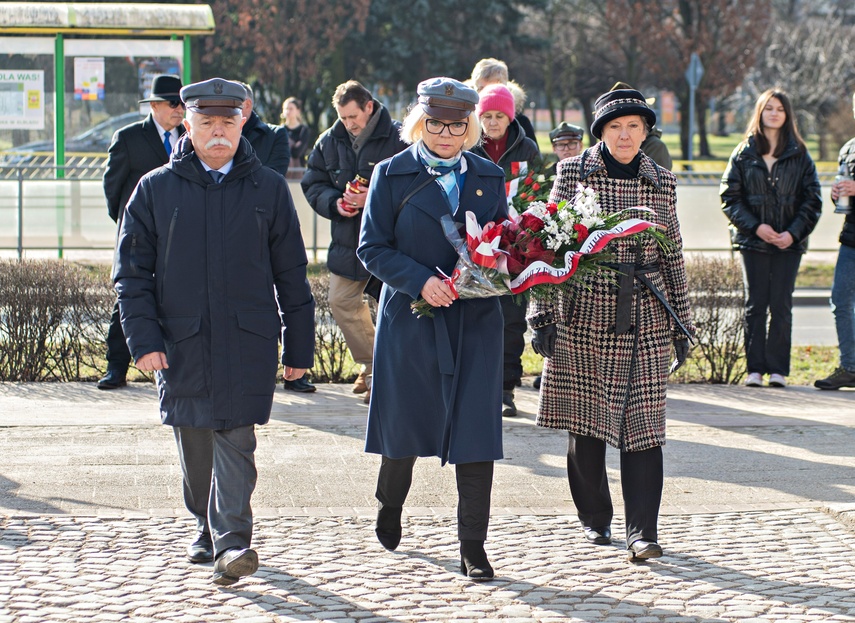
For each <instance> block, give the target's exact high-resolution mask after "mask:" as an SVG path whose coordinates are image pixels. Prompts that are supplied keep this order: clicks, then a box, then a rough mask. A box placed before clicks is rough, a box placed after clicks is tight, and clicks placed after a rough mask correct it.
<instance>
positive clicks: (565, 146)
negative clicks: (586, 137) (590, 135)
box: [552, 141, 582, 151]
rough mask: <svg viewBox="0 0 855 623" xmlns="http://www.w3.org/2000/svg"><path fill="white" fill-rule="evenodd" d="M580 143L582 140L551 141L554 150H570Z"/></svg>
mask: <svg viewBox="0 0 855 623" xmlns="http://www.w3.org/2000/svg"><path fill="white" fill-rule="evenodd" d="M581 143H582V141H561V142H560V143H552V149H554V150H555V151H570V150H571V149H573V148H574V147H576V146H578V145H580V144H581Z"/></svg>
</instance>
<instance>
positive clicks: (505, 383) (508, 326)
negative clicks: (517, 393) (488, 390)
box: [499, 294, 526, 390]
mask: <svg viewBox="0 0 855 623" xmlns="http://www.w3.org/2000/svg"><path fill="white" fill-rule="evenodd" d="M499 301H501V303H502V315H503V316H504V317H505V328H504V332H503V334H504V339H505V348H504V365H503V372H502V388H503V389H505V390H511V389H513V388H514V387H516V386H517V385H519V384H520V382H521V381H522V373H523V368H522V354H523V350H524V349H525V330H526V322H525V312H526V303H525V299H521V300H520V302H519V303H515V302H514V296H513V295H511V294H506V295H505V296H500V297H499Z"/></svg>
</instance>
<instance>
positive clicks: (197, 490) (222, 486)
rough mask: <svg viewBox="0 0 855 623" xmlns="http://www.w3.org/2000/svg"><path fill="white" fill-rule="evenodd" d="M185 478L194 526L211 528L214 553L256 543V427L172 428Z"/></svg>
mask: <svg viewBox="0 0 855 623" xmlns="http://www.w3.org/2000/svg"><path fill="white" fill-rule="evenodd" d="M173 431H174V433H175V442H176V443H177V444H178V458H179V460H180V461H181V472H182V475H183V477H184V483H183V484H184V486H183V489H184V505H185V506H186V507H187V510H189V511H190V512H191V513H192V514H193V516H194V517H195V518H196V529H197V530H198V531H199V532H208V533H210V535H211V538H212V540H213V542H214V555H215V556H219V555H220V554H221V553H222V552H223V551H225V550H227V549H230V548H232V547H238V548H245V547H249V546H250V545H251V544H252V507H251V506H250V498H251V497H252V492H253V491H254V490H255V483H256V481H257V479H258V471H257V470H256V468H255V447H256V439H255V427H254V426H241V427H239V428H233V429H230V430H211V429H208V428H188V427H180V426H175V427H173Z"/></svg>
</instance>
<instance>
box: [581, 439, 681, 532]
mask: <svg viewBox="0 0 855 623" xmlns="http://www.w3.org/2000/svg"><path fill="white" fill-rule="evenodd" d="M569 435H570V438H569V442H568V446H567V479H568V480H569V481H570V494H571V495H572V496H573V503H574V504H575V505H576V512H577V513H578V515H579V520H580V521H581V522H582V525H583V526H588V527H590V528H599V527H602V526H608V525H610V524H611V521H612V516H613V514H614V507H613V506H612V498H611V495H610V494H609V481H608V478H607V477H606V442H605V441H603V440H602V439H597V438H595V437H586V436H584V435H576V434H574V433H570V434H569ZM663 482H664V471H663V465H662V447H661V446H657V447H655V448H650V449H649V450H641V451H640V452H621V453H620V483H621V491H622V493H623V503H624V509H625V516H626V544H627V547H628V546H630V545H632V544H633V543H634V542H635V541H637V540H639V539H644V540H645V541H657V540H658V539H659V531H658V521H659V506H660V504H661V503H662V485H663Z"/></svg>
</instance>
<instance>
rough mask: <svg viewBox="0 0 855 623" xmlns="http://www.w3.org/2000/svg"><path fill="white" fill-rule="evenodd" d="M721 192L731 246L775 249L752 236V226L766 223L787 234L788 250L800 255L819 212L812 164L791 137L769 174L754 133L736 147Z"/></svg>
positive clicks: (722, 207)
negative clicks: (789, 242) (788, 236)
mask: <svg viewBox="0 0 855 623" xmlns="http://www.w3.org/2000/svg"><path fill="white" fill-rule="evenodd" d="M720 195H721V209H722V210H723V211H724V213H725V214H726V215H727V218H729V219H730V239H731V244H732V246H733V248H734V249H736V250H748V251H761V252H764V253H778V252H780V251H781V250H780V249H778V247H776V246H774V245H771V244H769V243H768V242H764V241H763V240H761V239H760V238H759V237H758V236H757V234H756V231H757V228H758V227H759V226H760V225H762V224H763V223H765V224H767V225H771V226H772V227H773V228H774V229H775V231H778V232H784V231H788V232H789V233H790V234H791V235H792V237H793V244H792V246H790V247H789V248H788V249H786V251H787V252H795V253H804V252H805V251H806V250H807V238H808V236H809V235H810V233H811V232H812V231H813V229H814V227H816V223H817V221H819V216H820V214H821V212H822V197H821V195H820V187H819V178H818V177H817V175H816V167H815V166H814V163H813V160H812V159H811V157H810V154H809V153H808V152H807V150H800V149H799V146H798V144H797V143H796V141H795V140H791V141H790V143H789V144H788V145H787V148H786V149H785V150H784V153H783V154H781V157H780V158H778V160H777V161H776V162H775V164H774V165H772V171H771V172H770V171H769V169H768V168H767V167H766V163H765V162H764V161H763V158H762V156H761V155H760V154H759V153H758V152H757V147H756V143H755V142H754V137H749V139H748V141H743V142H742V143H740V144H739V145H737V147H736V149H734V150H733V154H732V155H731V156H730V161H729V162H728V164H727V169H725V171H724V175H723V176H722V179H721V188H720Z"/></svg>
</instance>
